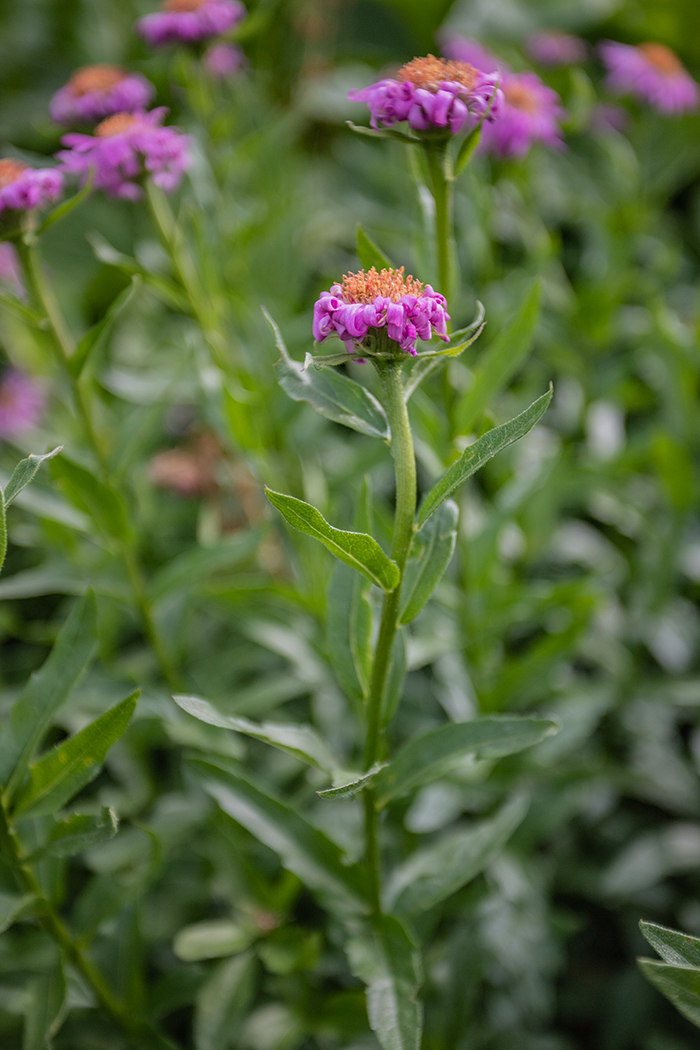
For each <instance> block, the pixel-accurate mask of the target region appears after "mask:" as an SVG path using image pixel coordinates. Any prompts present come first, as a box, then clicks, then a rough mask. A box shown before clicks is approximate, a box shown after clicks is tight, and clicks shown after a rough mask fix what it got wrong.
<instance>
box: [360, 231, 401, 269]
mask: <svg viewBox="0 0 700 1050" xmlns="http://www.w3.org/2000/svg"><path fill="white" fill-rule="evenodd" d="M356 240H357V257H358V259H359V260H360V265H361V266H362V269H363V270H371V269H372V267H373V266H374V268H375V270H376V271H377V272H378V273H379V272H380V271H381V270H392V269H394V264H393V262H392V261H391V259H390V258H389V257H388V256H387V255H385V254H384V252H383V251H382V250H381V248H380V247H379V246H378V245H377V244H375V243H374V241H373V240H372V238H371V237H369V236H368V235H367V234H366V233H365V231H364V230H363V228H362V226H361V225H360V224H359V223H358V224H357V237H356Z"/></svg>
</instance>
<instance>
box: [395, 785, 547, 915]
mask: <svg viewBox="0 0 700 1050" xmlns="http://www.w3.org/2000/svg"><path fill="white" fill-rule="evenodd" d="M527 809H528V800H527V798H526V797H525V796H523V795H516V796H515V797H514V798H512V799H511V800H510V802H508V803H506V805H505V806H503V808H502V809H501V810H500V811H499V812H498V813H497V814H496V816H495V817H494V818H493V819H492V820H484V821H481V822H479V823H478V824H477V825H476V826H475V827H470V828H466V829H462V828H460V829H457V830H456V831H448V832H447V833H445V834H444V835H442V836H441V837H440V838H439V839H438V840H437V842H434V843H432V844H431V845H430V846H428V847H426V848H425V849H421V850H418V851H417V852H416V853H414V854H413V855H412V856H411V857H410V858H409V859H408V860H407V861H406V862H405V863H404V864H402V865H401V866H400V867H399V868H397V869H396V870H395V871H394V872H393V874H392V876H391V878H390V879H389V883H388V885H387V889H386V899H385V906H386V908H387V909H388V910H392V911H393V910H396V911H398V912H403V913H408V914H410V913H412V912H419V911H427V910H428V909H429V908H432V907H434V906H435V905H436V904H439V903H440V901H443V900H445V899H446V898H447V897H450V896H451V895H452V894H453V893H456V892H457V890H459V889H461V888H462V886H465V885H466V884H467V883H468V882H470V881H471V880H472V879H473V878H475V877H476V876H477V875H478V874H479V873H480V872H481V871H483V870H484V868H485V867H486V865H487V864H490V863H491V861H492V860H495V858H496V857H497V856H498V854H499V853H500V852H501V850H502V849H503V847H504V846H505V844H506V842H507V841H508V839H509V838H510V836H511V835H512V834H513V832H514V831H515V829H516V828H517V826H518V825H519V824H520V823H521V821H522V820H523V818H524V816H525V814H526V813H527Z"/></svg>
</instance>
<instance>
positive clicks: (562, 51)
mask: <svg viewBox="0 0 700 1050" xmlns="http://www.w3.org/2000/svg"><path fill="white" fill-rule="evenodd" d="M525 48H526V50H527V53H528V55H529V56H530V58H531V59H532V60H533V61H534V62H539V63H540V65H542V66H572V65H575V64H576V63H577V62H585V60H586V55H587V48H586V42H585V40H582V39H581V37H580V36H574V35H573V34H572V33H555V32H551V33H533V35H532V36H531V37H528V39H527V41H526V43H525Z"/></svg>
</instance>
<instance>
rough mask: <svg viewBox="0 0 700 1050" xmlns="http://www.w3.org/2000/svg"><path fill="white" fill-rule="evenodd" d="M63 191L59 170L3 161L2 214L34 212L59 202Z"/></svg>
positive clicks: (0, 168)
mask: <svg viewBox="0 0 700 1050" xmlns="http://www.w3.org/2000/svg"><path fill="white" fill-rule="evenodd" d="M62 190H63V175H62V174H61V172H60V171H59V170H58V168H30V167H29V166H28V165H27V164H21V163H20V161H18V160H0V212H3V211H5V210H6V209H10V210H14V211H31V209H32V208H43V207H44V206H45V205H47V204H51V203H52V202H53V201H55V200H57V199H58V197H60V195H61V191H62Z"/></svg>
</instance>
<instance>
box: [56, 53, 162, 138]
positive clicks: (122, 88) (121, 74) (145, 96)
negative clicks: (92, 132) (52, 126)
mask: <svg viewBox="0 0 700 1050" xmlns="http://www.w3.org/2000/svg"><path fill="white" fill-rule="evenodd" d="M154 94H155V89H154V87H153V85H152V84H151V83H150V81H148V80H146V78H145V77H143V76H141V75H140V74H139V73H129V72H127V70H125V69H120V68H119V67H118V66H108V65H97V66H85V67H83V69H77V70H76V71H75V73H73V75H72V76H71V78H70V80H69V81H68V83H67V84H65V85H64V86H63V87H62V88H60V89H59V90H58V91H57V92H56V94H55V95H54V96H53V98H52V99H51V102H50V103H49V112H50V114H51V118H52V120H55V122H56V123H57V124H66V125H70V124H82V123H95V121H98V120H104V118H105V117H110V116H111V115H112V114H113V113H132V112H133V111H134V110H137V109H145V108H146V106H148V105H149V104H150V102H151V101H152V99H153V96H154Z"/></svg>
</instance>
